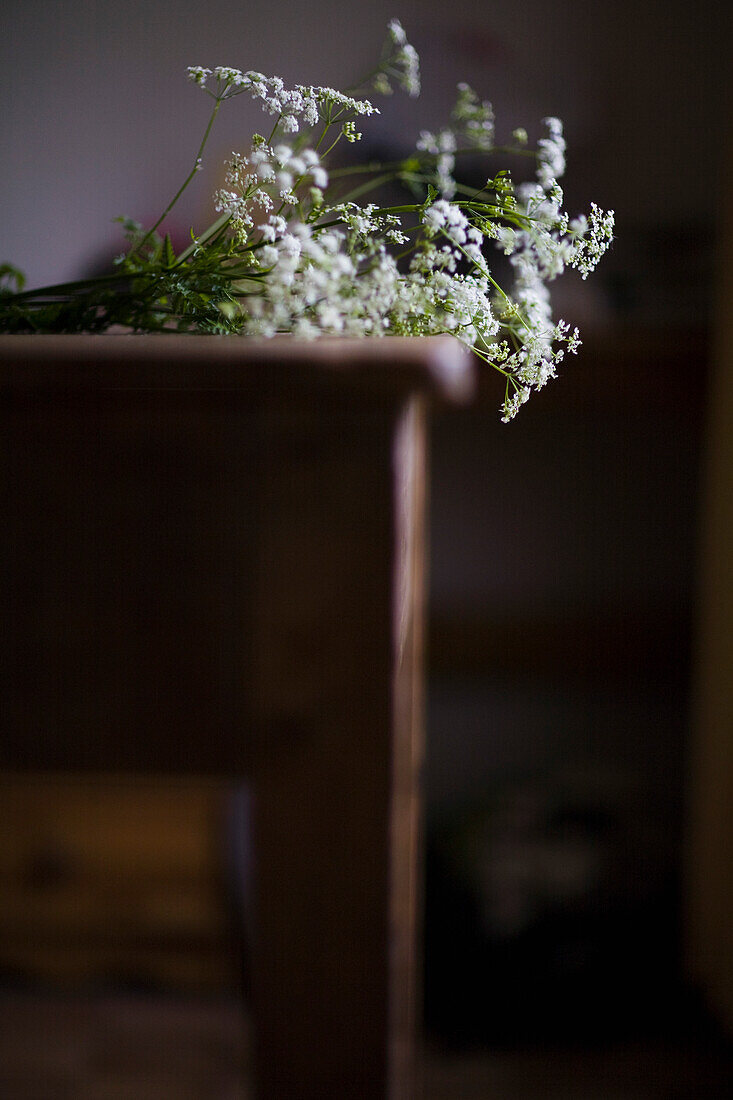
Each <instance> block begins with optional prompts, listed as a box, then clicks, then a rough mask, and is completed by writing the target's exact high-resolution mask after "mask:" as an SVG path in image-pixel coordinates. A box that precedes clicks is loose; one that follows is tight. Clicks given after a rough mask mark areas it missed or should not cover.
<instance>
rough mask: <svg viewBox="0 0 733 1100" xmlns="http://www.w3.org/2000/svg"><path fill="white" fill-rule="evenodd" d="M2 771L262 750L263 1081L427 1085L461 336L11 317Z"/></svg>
mask: <svg viewBox="0 0 733 1100" xmlns="http://www.w3.org/2000/svg"><path fill="white" fill-rule="evenodd" d="M0 379H1V380H2V440H3V444H2V445H3V458H2V470H3V475H2V477H3V489H2V501H3V504H2V547H3V549H2V578H3V580H2V615H3V626H4V644H3V646H2V655H1V656H0V677H1V681H2V682H1V683H0V700H1V704H0V705H1V707H2V713H1V718H2V738H1V742H0V767H2V768H3V769H4V770H5V771H6V772H13V773H17V772H23V771H36V772H37V771H49V770H56V769H63V770H67V771H85V772H88V773H94V772H100V773H101V772H104V773H109V772H123V773H128V774H132V775H135V774H141V775H142V774H146V775H149V774H155V773H157V774H167V775H171V774H174V775H193V774H204V775H211V776H223V777H228V778H232V779H236V778H237V777H240V776H245V775H246V776H248V777H250V780H251V783H252V788H253V792H254V811H253V835H254V846H255V853H256V856H255V872H254V898H255V902H254V905H255V909H254V932H253V943H252V952H253V954H252V985H253V990H252V997H253V1009H254V1019H255V1076H256V1082H257V1095H258V1096H261V1097H266V1098H267V1100H275V1098H277V1097H294V1096H297V1097H298V1098H299V1100H307V1098H309V1097H312V1098H313V1100H315V1098H318V1100H327V1098H329V1097H333V1098H334V1100H336V1098H338V1100H343V1097H344V1096H347V1095H348V1096H359V1097H360V1098H363V1100H367V1098H371V1097H373V1098H377V1097H383V1098H384V1097H390V1100H399V1098H403V1100H408V1098H409V1097H412V1096H413V1095H414V1086H413V1080H412V1030H413V1024H414V1007H415V945H414V938H415V919H416V908H417V894H418V874H417V843H418V841H417V825H418V790H417V774H418V768H419V765H420V753H421V727H422V701H421V700H422V681H421V645H422V609H421V600H422V587H423V577H422V569H423V566H422V561H423V524H424V518H423V509H424V493H425V462H424V457H425V400H426V397H427V396H428V395H429V394H430V393H434V394H435V393H440V394H443V395H448V396H452V397H458V396H462V395H464V394H465V393H466V390H467V388H468V386H469V360H468V358H467V357H465V356H464V355H463V353H462V352H461V351H460V349H458V348H457V346H456V345H454V343H453V342H452V341H442V340H438V341H405V340H384V341H341V340H333V341H323V342H319V343H316V344H300V343H297V342H294V341H290V340H288V339H284V340H282V341H271V342H267V343H263V344H258V343H252V342H245V341H239V340H234V339H229V340H226V339H219V338H214V337H203V338H196V337H177V336H170V337H126V336H103V337H73V336H67V337H6V338H3V339H2V340H0Z"/></svg>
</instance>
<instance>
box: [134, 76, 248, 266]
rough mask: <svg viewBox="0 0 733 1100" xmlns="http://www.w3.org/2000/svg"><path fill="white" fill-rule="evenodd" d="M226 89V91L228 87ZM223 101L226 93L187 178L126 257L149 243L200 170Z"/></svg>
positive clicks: (217, 106) (209, 124) (220, 100)
mask: <svg viewBox="0 0 733 1100" xmlns="http://www.w3.org/2000/svg"><path fill="white" fill-rule="evenodd" d="M224 91H225V92H226V89H225V90H224ZM223 102H224V94H222V95H221V96H217V99H216V103H215V104H214V110H213V111H212V112H211V118H210V119H209V122H208V125H207V127H206V129H205V130H204V136H203V138H202V139H201V144H200V145H199V148H198V152H197V153H196V157H195V159H194V162H193V168H192V169H191V171H190V172H189V173H188V175H187V176H186V178H185V180H184V181H183V183H182V184H181V186H180V187H179V188H178V190H177V191H176V193H175V195H174V196H173V198H172V199H171V201H170V202H169V203H168V205H167V206H166V208H165V210H164V211H163V213H162V214H161V215H160V217H159V218H158V220H157V222H156V223H155V225H153V226H151V228H150V229H149V230H148V231H147V233H146V234H145V236H144V237H143V239H142V240H141V241H139V242H138V243H137V244H136V245H133V247H132V248H131V250H130V251H129V252H128V253H127V256H126V259H128V260H130V259H131V258H132V257H133V256H135V255H136V254H137V253H138V252H139V251H140V249H141V248H142V247H143V245H145V244H147V242H148V241H149V240H150V238H151V237H152V235H153V233H155V230H156V229H157V228H158V226H159V225H160V224H161V222H162V221H164V220H165V218H167V217H168V215H169V214H170V212H171V210H172V209H173V207H174V206H175V205H176V203H177V202H178V200H179V199H180V197H181V195H182V194H183V192H184V191H185V190H186V188H187V187H188V185H189V183H190V182H191V180H192V179H193V177H194V176H195V175H196V173H197V172H198V170H199V168H200V166H201V157H202V156H203V152H204V148H205V147H206V143H207V141H208V140H209V134H210V133H211V127H212V126H213V125H214V119H215V118H216V116H217V115H218V113H219V108H220V107H221V105H222V103H223Z"/></svg>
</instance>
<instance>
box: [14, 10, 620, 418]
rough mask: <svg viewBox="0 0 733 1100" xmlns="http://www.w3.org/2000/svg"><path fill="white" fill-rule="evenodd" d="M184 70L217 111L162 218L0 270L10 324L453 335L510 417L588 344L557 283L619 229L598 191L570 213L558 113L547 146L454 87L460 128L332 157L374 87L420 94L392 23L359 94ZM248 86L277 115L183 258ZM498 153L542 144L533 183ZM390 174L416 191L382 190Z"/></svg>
mask: <svg viewBox="0 0 733 1100" xmlns="http://www.w3.org/2000/svg"><path fill="white" fill-rule="evenodd" d="M188 74H189V77H190V79H191V80H192V81H193V83H194V84H196V85H197V86H198V87H199V88H200V89H201V91H202V92H203V93H204V94H205V95H207V96H209V97H210V98H211V99H212V101H213V107H212V112H211V117H210V119H209V122H208V125H207V127H206V131H205V133H204V136H203V140H202V142H201V145H200V147H199V149H198V152H197V154H196V158H195V161H194V165H193V167H192V170H191V172H190V173H189V175H188V177H187V178H186V180H185V181H184V183H183V185H182V187H181V188H180V189H179V191H178V192H177V194H176V195H175V196H174V198H173V199H172V200H171V202H170V203H169V204H168V206H167V207H166V209H165V210H164V212H163V213H162V214H161V217H160V218H159V219H158V221H157V222H156V223H155V225H153V226H152V227H151V228H149V229H147V230H145V229H143V228H142V227H141V226H139V225H137V224H136V223H134V222H132V221H130V220H129V219H120V220H121V221H122V222H123V225H124V229H125V232H126V236H127V239H128V248H127V250H126V251H125V252H124V253H123V254H122V255H120V256H119V257H118V258H117V260H116V261H115V270H114V272H112V273H111V274H110V275H105V276H100V277H97V278H93V279H87V280H83V281H81V282H76V283H70V284H64V285H61V286H52V287H45V288H41V289H38V290H33V291H27V290H24V287H23V282H22V275H21V274H20V272H18V271H17V269H15V268H13V267H12V266H11V265H9V264H6V265H3V266H2V267H0V277H2V279H3V281H4V284H5V285H4V288H3V289H2V290H0V331H5V332H102V331H105V330H106V329H108V328H110V327H111V326H113V325H114V326H124V327H125V328H126V329H129V330H130V331H133V332H170V331H175V332H195V333H223V334H229V333H239V334H243V335H247V336H255V337H271V336H274V335H276V334H278V333H292V334H294V335H295V336H298V337H301V338H311V337H316V336H320V335H322V334H343V335H347V336H374V337H377V336H382V335H386V334H389V335H403V336H428V335H438V334H445V333H448V334H451V335H453V336H455V337H456V338H457V339H458V340H460V341H462V342H463V343H464V344H465V345H466V346H467V347H468V348H470V349H472V351H473V352H474V353H475V354H476V355H478V356H479V357H480V358H481V359H483V360H484V361H485V362H486V363H488V364H489V365H490V366H492V367H494V368H495V369H496V370H497V371H498V372H499V373H500V374H501V375H503V377H504V379H505V393H504V400H503V403H502V419H504V420H505V421H506V420H509V419H510V418H511V417H512V416H514V415H515V413H516V412H517V410H518V409H519V407H520V406H521V405H522V404H523V402H525V401H526V400H527V398H528V397H529V395H530V393H531V392H532V390H535V389H540V388H541V387H542V386H544V385H545V383H546V382H547V381H548V380H549V379H550V378H553V377H554V376H555V373H556V368H557V364H558V363H559V362H560V360H561V359H562V358H563V355H564V353H565V352H566V351H569V352H574V351H576V350H577V348H578V346H579V338H578V330H577V329H572V330H571V328H570V326H569V325H568V324H567V323H566V322H565V321H562V320H559V321H554V320H553V319H552V314H551V308H550V299H549V292H548V283H550V282H551V281H552V280H553V279H555V278H556V277H557V276H558V275H560V274H561V273H562V272H563V270H564V269H565V268H566V267H574V268H576V269H577V270H578V271H579V272H580V275H581V276H582V278H586V276H587V275H588V274H589V273H590V272H591V271H592V270H593V268H594V267H595V265H596V263H597V262H598V260H599V258H600V257H601V256H602V254H603V252H604V251H605V250H606V248H607V247H608V245H609V243H610V241H611V239H612V234H613V212H612V211H610V212H604V211H602V210H600V209H599V208H598V207H597V206H595V205H592V206H591V210H590V213H589V215H588V216H587V217H586V216H580V217H577V218H574V219H572V220H571V219H570V218H569V216H568V215H567V213H565V212H564V211H563V209H562V202H563V194H562V190H561V188H560V185H559V183H558V180H559V179H560V177H561V176H562V174H563V171H564V166H565V159H564V149H565V143H564V140H563V136H562V125H561V123H560V122H559V121H558V120H557V119H555V118H547V119H545V120H544V125H545V126H546V129H547V134H546V136H545V137H543V138H542V139H541V140H540V141H539V142H538V144H537V148H536V149H535V150H530V149H529V147H528V139H527V135H526V132H525V131H524V130H515V131H514V133H513V135H512V140H511V142H510V143H508V144H504V145H499V144H497V141H496V138H495V128H494V116H493V112H492V109H491V105H490V104H489V103H488V102H486V101H481V100H480V99H479V98H478V96H477V95H476V94H475V93H474V92H473V91H472V89H471V88H469V87H468V86H467V85H466V84H460V85H459V86H458V95H457V100H456V103H455V106H454V107H453V110H452V114H451V116H450V121H449V123H448V125H446V126H445V127H444V128H442V129H440V130H438V131H436V132H434V133H432V132H431V133H429V132H426V131H424V132H423V133H421V134H420V136H419V138H418V140H417V143H416V147H415V150H414V152H413V153H412V154H411V155H410V156H408V157H406V158H403V159H402V160H400V161H396V162H393V163H387V164H385V163H378V164H377V163H367V164H360V163H353V164H347V165H346V166H343V165H342V166H340V167H334V166H333V165H332V163H331V162H332V160H333V158H331V160H329V157H330V155H331V154H332V152H333V150H334V148H335V147H336V146H337V145H338V144H339V143H340V142H345V143H349V144H353V143H355V142H357V141H358V140H359V139H360V137H361V133H360V132H359V128H360V127H362V126H364V125H365V124H366V122H367V120H369V119H370V118H371V116H372V115H375V114H378V113H379V112H378V110H377V108H376V107H375V106H374V105H373V103H372V97H373V96H374V95H375V94H376V95H380V96H384V95H388V94H390V93H391V92H392V90H393V86H394V85H397V86H398V87H400V88H402V89H403V90H405V91H406V92H407V93H408V94H409V95H412V96H415V95H418V94H419V90H420V74H419V63H418V57H417V54H416V52H415V50H414V48H413V47H412V46H411V45H410V44H409V43H408V42H407V40H406V37H405V33H404V31H403V29H402V27H401V25H400V24H399V22H397V20H393V21H392V22H391V23H390V25H389V29H388V36H387V41H386V43H385V47H384V50H383V53H382V58H381V61H380V63H379V65H378V66H377V68H376V69H375V70H374V72H372V73H371V74H369V76H368V77H367V78H366V79H365V80H364V81H362V82H361V84H360V85H359V86H358V87H355V88H353V89H349V93H348V94H345V93H343V92H339V91H336V90H335V89H334V88H328V87H314V86H309V85H300V84H299V85H296V86H295V87H293V88H288V87H286V85H285V84H284V82H283V81H282V80H281V79H280V78H279V77H266V76H264V75H263V74H262V73H259V72H253V71H249V72H242V71H240V70H239V69H232V68H227V67H223V66H219V67H218V68H215V69H213V70H210V69H206V68H202V67H200V66H192V67H191V68H190V69H189V70H188ZM238 95H248V96H251V97H253V98H254V99H256V100H259V101H260V103H261V105H262V109H263V111H264V112H265V114H266V115H268V116H269V117H270V118H271V119H272V123H271V129H270V130H269V133H268V135H267V137H264V136H262V135H259V134H255V135H254V136H253V137H252V141H251V144H250V147H249V148H247V149H245V150H243V151H238V152H234V153H232V156H231V159H230V160H229V162H228V163H227V165H226V178H225V185H224V187H222V188H221V189H220V190H218V191H217V192H216V194H215V196H214V202H215V208H216V212H217V213H218V214H219V217H218V218H217V219H216V220H215V221H214V222H213V224H212V225H210V226H209V228H207V229H206V230H205V231H204V232H202V233H199V234H194V233H193V231H192V234H191V238H192V239H191V243H190V245H188V247H187V248H185V249H184V250H183V251H182V252H180V253H178V254H176V252H175V251H174V249H173V246H172V243H171V240H170V237H169V236H168V235H167V234H166V235H165V236H163V235H161V233H159V232H158V230H159V228H160V226H161V224H162V223H163V221H164V219H165V218H166V216H167V215H168V214H169V213H170V211H171V210H172V208H173V206H174V205H175V203H176V202H177V200H178V199H179V197H180V195H181V194H182V193H183V191H184V190H185V188H186V187H187V186H188V185H189V184H190V182H191V181H192V180H193V179H194V177H195V176H196V175H197V173H198V172H199V171H200V169H201V165H202V156H203V152H204V148H205V146H206V143H207V140H208V138H209V134H210V132H211V128H212V125H213V123H214V120H215V118H216V116H217V114H218V112H219V110H220V108H221V107H222V105H223V104H224V103H225V102H226V101H228V100H230V99H233V98H234V97H236V96H238ZM367 96H369V97H370V98H367ZM497 154H502V155H505V156H507V157H509V156H512V157H522V158H530V159H531V162H532V163H533V165H534V169H535V178H534V180H533V181H532V182H524V183H521V184H518V185H516V186H515V184H514V183H513V181H512V178H511V175H510V173H509V171H507V170H506V169H502V170H498V171H497V170H496V164H495V162H496V156H497ZM467 156H470V157H472V158H474V159H475V158H476V157H477V156H480V157H481V158H482V161H483V162H484V163H485V164H486V165H487V167H486V170H485V172H484V175H483V177H482V182H481V185H480V186H478V187H477V186H475V185H474V186H470V187H469V186H467V185H466V183H465V182H461V173H460V171H459V170H458V168H457V166H458V165H459V164H460V158H462V157H467ZM395 184H399V185H401V186H402V189H403V193H404V201H400V202H397V203H395V202H393V201H390V202H389V203H387V204H385V203H384V202H383V201H382V202H380V194H381V195H383V194H384V188H385V186H386V185H390V186H391V187H392V188H394V185H395ZM495 248H498V249H499V250H500V251H501V252H503V253H504V254H505V256H506V257H507V258H508V260H507V261H504V263H505V265H506V266H508V267H510V269H511V273H512V282H511V285H510V286H504V287H503V286H501V285H500V284H499V282H498V281H497V279H496V278H495V277H494V275H493V274H492V267H491V264H490V261H489V256H488V254H489V252H490V251H491V250H492V249H495Z"/></svg>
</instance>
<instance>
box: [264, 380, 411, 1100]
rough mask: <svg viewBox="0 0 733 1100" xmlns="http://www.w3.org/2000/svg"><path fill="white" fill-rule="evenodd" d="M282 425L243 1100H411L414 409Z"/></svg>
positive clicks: (269, 532) (271, 514) (271, 548)
mask: <svg viewBox="0 0 733 1100" xmlns="http://www.w3.org/2000/svg"><path fill="white" fill-rule="evenodd" d="M297 435H298V433H297V432H295V433H293V431H292V425H291V431H290V432H289V433H288V437H289V438H290V439H291V440H292V439H293V438H294V437H295V439H296V442H295V443H294V444H293V443H291V444H290V445H289V447H290V449H289V450H288V453H282V451H280V450H278V449H277V447H274V450H273V456H272V465H271V467H270V469H269V471H268V473H267V475H266V477H265V484H266V491H265V494H264V497H263V507H262V509H261V521H262V528H261V538H260V540H259V541H260V547H261V560H260V569H261V573H260V583H259V584H258V586H257V588H258V590H259V591H260V592H261V593H262V604H261V606H260V608H259V610H258V611H257V612H256V615H255V624H256V625H255V631H256V645H255V647H254V652H255V657H254V665H253V670H252V671H253V675H254V678H255V699H256V709H257V710H258V711H259V713H260V716H261V719H262V723H263V730H266V729H268V728H269V729H270V731H271V741H270V743H269V744H266V743H265V744H262V745H261V748H260V753H259V760H258V763H257V765H256V768H255V771H254V775H253V784H254V823H253V828H254V843H255V853H256V855H255V859H256V870H255V898H254V904H255V938H254V944H253V960H252V968H253V972H252V978H253V1004H254V1016H255V1077H256V1096H257V1098H258V1100H279V1098H283V1100H284V1098H286V1097H287V1098H289V1100H295V1098H297V1100H311V1098H312V1100H346V1098H347V1097H352V1096H353V1097H359V1098H360V1100H377V1098H379V1100H408V1098H410V1100H413V1098H414V1096H415V1090H414V1078H413V1065H412V1059H413V1042H412V1040H413V1031H414V1025H415V1020H414V1016H415V987H416V974H415V956H416V950H415V933H416V913H417V907H418V906H417V901H418V894H419V890H418V852H417V835H418V829H417V826H418V790H417V778H418V774H417V773H418V768H419V764H420V752H421V724H422V723H421V677H420V664H421V661H420V656H421V655H420V636H421V619H420V602H421V595H422V579H423V578H422V534H423V486H424V423H423V416H422V407H421V405H420V404H419V402H417V401H415V400H412V401H410V402H408V403H407V404H406V405H403V407H402V408H401V409H396V410H392V412H391V413H390V415H388V416H387V415H385V414H384V412H383V411H381V412H380V414H379V416H375V417H374V418H372V419H371V420H370V419H369V418H366V422H365V419H364V418H363V416H362V417H361V418H360V421H359V423H358V424H354V423H352V424H348V423H346V424H345V425H343V426H342V427H341V428H340V429H335V430H332V431H331V433H330V435H329V433H328V432H326V433H325V439H326V442H325V443H324V442H323V441H324V433H322V432H321V433H319V435H318V436H316V435H315V434H314V433H312V432H311V431H310V426H308V425H304V430H303V434H302V436H301V445H300V446H299V445H298V443H297ZM316 438H319V439H320V440H321V442H320V443H318V444H315V443H314V440H315V439H316ZM306 440H307V443H306Z"/></svg>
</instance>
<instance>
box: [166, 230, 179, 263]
mask: <svg viewBox="0 0 733 1100" xmlns="http://www.w3.org/2000/svg"><path fill="white" fill-rule="evenodd" d="M163 261H164V263H165V265H166V267H173V265H174V263H175V262H176V254H175V252H174V251H173V245H172V244H171V235H170V233H166V235H165V240H164V241H163Z"/></svg>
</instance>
